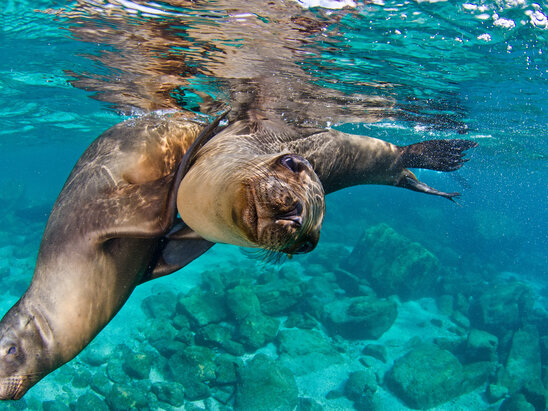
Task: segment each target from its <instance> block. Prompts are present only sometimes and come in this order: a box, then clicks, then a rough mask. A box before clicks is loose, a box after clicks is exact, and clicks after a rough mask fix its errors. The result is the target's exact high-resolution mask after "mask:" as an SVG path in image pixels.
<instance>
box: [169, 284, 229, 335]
mask: <svg viewBox="0 0 548 411" xmlns="http://www.w3.org/2000/svg"><path fill="white" fill-rule="evenodd" d="M177 312H179V313H181V314H185V315H186V316H187V317H188V318H189V320H190V321H191V323H192V325H193V326H195V327H203V326H204V325H207V324H211V323H218V322H221V321H223V320H225V319H226V318H227V309H226V305H225V299H224V295H222V294H213V293H209V292H202V291H194V290H193V291H192V292H190V293H189V294H187V295H181V296H180V297H179V298H178V300H177Z"/></svg>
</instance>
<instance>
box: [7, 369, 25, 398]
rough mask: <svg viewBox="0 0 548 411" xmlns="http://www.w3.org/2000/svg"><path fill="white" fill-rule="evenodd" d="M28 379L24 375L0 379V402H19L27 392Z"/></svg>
mask: <svg viewBox="0 0 548 411" xmlns="http://www.w3.org/2000/svg"><path fill="white" fill-rule="evenodd" d="M27 381H28V378H26V377H25V376H22V375H18V376H15V377H7V378H2V379H0V400H18V399H20V398H21V397H22V396H23V394H25V392H27V388H26V387H27V385H28V384H26V383H25V382H27Z"/></svg>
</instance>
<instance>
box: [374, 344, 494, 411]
mask: <svg viewBox="0 0 548 411" xmlns="http://www.w3.org/2000/svg"><path fill="white" fill-rule="evenodd" d="M492 370H493V367H492V364H491V363H487V362H482V363H474V364H470V365H469V366H466V367H463V366H462V364H461V363H460V362H459V360H458V359H457V357H455V356H454V355H453V354H451V353H450V352H449V351H446V350H442V349H440V348H439V347H437V346H436V345H430V344H428V345H420V346H418V347H416V348H414V349H413V350H411V351H410V352H408V353H407V354H405V355H404V356H403V357H401V358H399V359H398V360H396V361H395V362H394V366H393V367H392V369H391V370H390V371H388V373H387V374H386V375H385V382H386V384H387V386H388V387H389V388H390V390H392V391H393V392H394V393H395V394H396V395H397V396H398V397H399V398H400V399H401V400H402V401H403V402H405V404H407V406H409V407H410V408H414V409H428V408H432V407H435V406H437V405H440V404H443V403H445V402H447V401H449V400H451V399H453V398H455V397H458V396H460V395H462V394H464V393H466V392H469V391H471V390H473V389H475V388H477V387H478V386H479V385H481V384H483V383H485V381H486V380H487V378H488V377H489V375H490V374H491V372H492Z"/></svg>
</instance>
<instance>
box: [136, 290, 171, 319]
mask: <svg viewBox="0 0 548 411" xmlns="http://www.w3.org/2000/svg"><path fill="white" fill-rule="evenodd" d="M176 305H177V296H176V295H175V294H174V293H172V292H171V291H164V292H161V293H159V294H155V295H150V296H148V297H146V298H145V299H144V300H143V302H142V303H141V308H142V309H143V311H144V312H145V314H146V315H147V316H148V317H150V318H168V319H169V318H172V317H173V316H174V315H175V307H176Z"/></svg>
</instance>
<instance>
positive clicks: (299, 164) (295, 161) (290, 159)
mask: <svg viewBox="0 0 548 411" xmlns="http://www.w3.org/2000/svg"><path fill="white" fill-rule="evenodd" d="M280 163H281V164H282V165H283V166H284V167H287V168H288V169H290V170H291V171H293V172H294V173H300V172H301V171H302V170H303V169H304V167H305V165H304V162H303V161H302V159H301V158H299V157H298V156H294V155H292V154H286V155H285V156H283V157H282V158H281V159H280Z"/></svg>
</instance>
